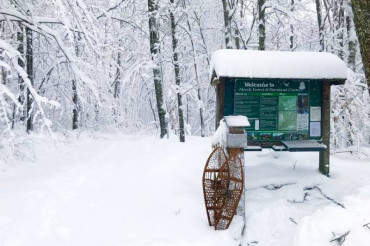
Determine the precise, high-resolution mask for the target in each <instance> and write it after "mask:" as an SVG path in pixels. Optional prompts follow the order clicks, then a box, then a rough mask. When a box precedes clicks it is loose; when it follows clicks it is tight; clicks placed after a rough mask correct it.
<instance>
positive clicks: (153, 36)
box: [148, 0, 167, 138]
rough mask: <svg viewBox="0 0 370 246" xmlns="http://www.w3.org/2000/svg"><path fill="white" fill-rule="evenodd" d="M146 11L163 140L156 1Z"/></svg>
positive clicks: (165, 130) (164, 121) (152, 1)
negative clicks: (147, 11) (147, 12)
mask: <svg viewBox="0 0 370 246" xmlns="http://www.w3.org/2000/svg"><path fill="white" fill-rule="evenodd" d="M148 9H149V32H150V53H151V56H152V61H153V62H154V63H155V65H156V67H154V68H153V77H154V89H155V97H156V100H157V110H158V117H159V127H160V131H161V133H160V137H161V138H163V137H164V136H165V135H166V134H167V127H166V120H165V116H166V111H165V110H164V108H163V88H162V79H161V70H160V68H159V64H158V57H157V56H158V51H159V50H158V49H159V48H158V45H159V37H158V32H157V21H156V18H155V15H156V14H157V11H158V5H157V3H156V0H148Z"/></svg>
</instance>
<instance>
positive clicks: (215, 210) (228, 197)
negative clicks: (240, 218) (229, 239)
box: [203, 147, 244, 230]
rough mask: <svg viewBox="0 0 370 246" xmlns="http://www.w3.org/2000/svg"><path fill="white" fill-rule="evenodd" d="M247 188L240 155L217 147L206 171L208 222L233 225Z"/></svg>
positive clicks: (204, 187)
mask: <svg viewBox="0 0 370 246" xmlns="http://www.w3.org/2000/svg"><path fill="white" fill-rule="evenodd" d="M243 188H244V172H243V165H242V162H241V160H240V158H239V157H238V156H236V155H234V156H231V157H229V158H227V157H226V154H225V152H224V150H223V149H222V148H220V147H218V148H216V149H215V150H214V151H213V152H212V154H211V155H210V156H209V158H208V160H207V163H206V166H205V168H204V172H203V194H204V200H205V205H206V210H207V217H208V223H209V225H210V226H215V229H216V230H225V229H227V228H228V227H229V225H230V223H231V221H232V219H233V217H234V215H235V213H236V210H237V208H238V204H239V202H240V198H241V196H242V192H243Z"/></svg>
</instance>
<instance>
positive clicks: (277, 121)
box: [224, 78, 323, 147]
mask: <svg viewBox="0 0 370 246" xmlns="http://www.w3.org/2000/svg"><path fill="white" fill-rule="evenodd" d="M322 83H323V82H322V81H319V80H297V79H295V80H293V79H290V80H289V79H246V78H235V79H234V78H225V94H224V102H225V105H224V116H227V115H245V116H247V117H248V119H249V121H250V123H251V126H250V127H248V128H246V131H247V133H248V140H249V141H251V142H253V143H254V144H255V143H257V145H261V146H270V147H271V144H269V143H268V142H279V141H282V140H304V139H315V140H319V139H321V131H320V129H319V128H320V127H321V122H320V119H319V118H317V117H316V119H312V121H313V122H314V121H316V123H315V122H314V124H313V125H312V126H314V127H316V128H317V129H318V130H317V131H316V132H317V133H318V134H316V135H314V136H311V135H310V127H311V118H310V117H311V107H314V111H315V112H316V113H317V112H318V111H319V112H320V111H321V110H320V107H321V104H322Z"/></svg>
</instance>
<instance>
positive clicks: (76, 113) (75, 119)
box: [72, 27, 81, 130]
mask: <svg viewBox="0 0 370 246" xmlns="http://www.w3.org/2000/svg"><path fill="white" fill-rule="evenodd" d="M76 29H77V27H76ZM75 35H76V33H75ZM80 40H81V34H80V33H78V34H77V37H76V36H75V45H76V47H75V52H76V56H77V57H78V56H79V55H80V49H79V46H78V45H79V41H80ZM76 83H77V81H76V80H74V79H73V80H72V101H73V110H72V130H76V129H78V127H79V119H80V110H79V105H78V91H77V84H76Z"/></svg>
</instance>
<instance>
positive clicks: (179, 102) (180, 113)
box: [170, 0, 185, 142]
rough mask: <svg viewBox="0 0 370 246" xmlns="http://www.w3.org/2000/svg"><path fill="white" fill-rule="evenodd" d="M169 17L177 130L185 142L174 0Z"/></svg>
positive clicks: (171, 1)
mask: <svg viewBox="0 0 370 246" xmlns="http://www.w3.org/2000/svg"><path fill="white" fill-rule="evenodd" d="M170 3H171V6H170V19H171V35H172V51H173V66H174V69H175V82H176V86H177V109H178V117H179V132H180V142H185V130H184V113H183V109H182V96H181V93H180V84H181V79H180V67H179V58H178V54H177V43H178V40H177V37H176V23H175V16H174V15H173V12H172V7H173V3H174V0H170Z"/></svg>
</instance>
